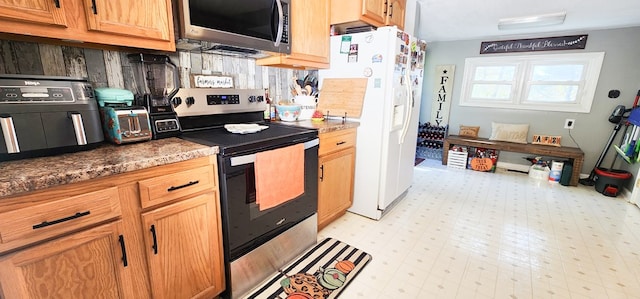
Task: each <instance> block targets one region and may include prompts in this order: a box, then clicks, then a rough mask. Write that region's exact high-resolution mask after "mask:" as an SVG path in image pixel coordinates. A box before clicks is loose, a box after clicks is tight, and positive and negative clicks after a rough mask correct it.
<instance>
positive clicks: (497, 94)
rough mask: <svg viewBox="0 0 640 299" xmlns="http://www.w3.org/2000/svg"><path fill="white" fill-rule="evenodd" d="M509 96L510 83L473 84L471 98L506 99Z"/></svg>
mask: <svg viewBox="0 0 640 299" xmlns="http://www.w3.org/2000/svg"><path fill="white" fill-rule="evenodd" d="M510 97H511V85H508V84H473V87H472V88H471V98H474V99H495V100H508V99H509V98H510Z"/></svg>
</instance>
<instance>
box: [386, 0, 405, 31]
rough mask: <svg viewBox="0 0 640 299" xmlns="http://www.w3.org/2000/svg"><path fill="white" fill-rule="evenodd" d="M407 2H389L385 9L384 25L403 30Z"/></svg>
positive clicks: (401, 0) (403, 0) (396, 0)
mask: <svg viewBox="0 0 640 299" xmlns="http://www.w3.org/2000/svg"><path fill="white" fill-rule="evenodd" d="M406 8H407V0H389V7H388V8H387V18H386V20H385V23H386V24H387V25H390V26H393V25H395V26H397V27H398V28H400V29H402V28H404V18H405V14H406V12H407V9H406Z"/></svg>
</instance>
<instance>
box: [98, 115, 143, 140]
mask: <svg viewBox="0 0 640 299" xmlns="http://www.w3.org/2000/svg"><path fill="white" fill-rule="evenodd" d="M100 116H101V118H102V128H103V130H104V135H105V139H107V140H109V141H110V142H113V143H115V144H123V143H131V142H139V141H146V140H151V125H150V123H149V113H147V109H145V108H144V107H135V106H134V107H111V106H105V107H101V108H100Z"/></svg>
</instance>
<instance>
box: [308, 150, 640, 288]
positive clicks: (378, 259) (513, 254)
mask: <svg viewBox="0 0 640 299" xmlns="http://www.w3.org/2000/svg"><path fill="white" fill-rule="evenodd" d="M329 236H330V237H334V238H337V239H339V240H341V241H343V242H346V243H349V244H351V245H353V246H356V247H358V248H360V249H363V250H365V251H367V252H369V253H370V254H371V255H372V256H373V260H372V261H371V262H370V264H369V265H367V267H366V268H365V269H364V270H363V272H361V273H360V274H359V275H358V276H357V278H356V279H355V280H354V281H353V282H352V283H351V284H350V285H349V286H348V287H347V289H346V290H344V292H343V293H342V294H341V295H340V298H347V299H349V298H367V299H370V298H403V299H405V298H507V299H515V298H518V299H520V298H640V208H638V207H637V206H634V205H632V204H629V203H627V202H626V200H625V199H624V198H623V197H620V196H619V197H617V198H611V197H605V196H603V195H601V194H599V193H597V192H596V191H595V190H594V187H586V186H579V187H565V186H561V185H559V184H550V183H547V182H545V181H537V180H533V179H530V178H529V177H528V176H527V175H525V174H520V173H513V172H497V173H493V174H492V173H480V172H475V171H470V170H457V169H447V168H446V167H443V166H441V165H439V162H438V163H433V160H427V161H425V162H423V163H421V164H420V165H418V167H416V168H415V176H414V183H413V186H412V187H411V189H410V191H409V193H408V195H407V197H406V198H404V199H403V200H402V201H401V202H400V203H399V204H398V205H397V206H396V207H395V208H393V209H392V210H391V211H390V212H389V213H388V214H387V215H385V216H384V217H383V219H382V220H380V221H374V220H370V219H368V218H364V217H361V216H358V215H355V214H351V213H347V214H346V215H345V216H344V217H342V218H340V219H338V220H336V221H335V222H334V223H332V224H331V225H329V226H328V227H327V228H325V229H324V230H322V231H320V232H319V239H322V238H324V237H329Z"/></svg>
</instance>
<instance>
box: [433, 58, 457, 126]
mask: <svg viewBox="0 0 640 299" xmlns="http://www.w3.org/2000/svg"><path fill="white" fill-rule="evenodd" d="M455 70H456V66H455V65H454V64H449V65H438V66H436V75H435V80H436V82H435V84H434V95H433V103H432V104H431V120H430V122H431V123H432V124H435V125H437V126H444V125H447V124H448V123H449V110H451V92H452V90H453V75H454V73H455Z"/></svg>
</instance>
